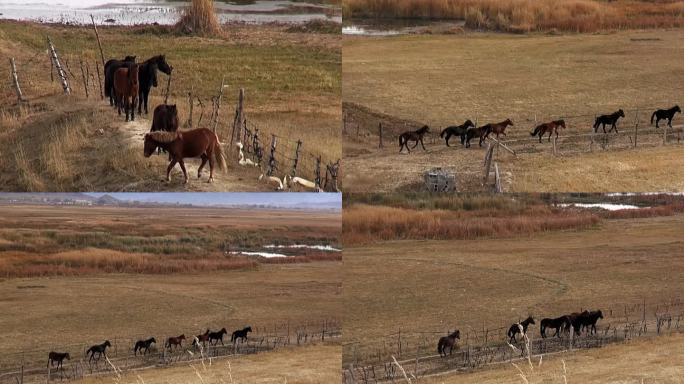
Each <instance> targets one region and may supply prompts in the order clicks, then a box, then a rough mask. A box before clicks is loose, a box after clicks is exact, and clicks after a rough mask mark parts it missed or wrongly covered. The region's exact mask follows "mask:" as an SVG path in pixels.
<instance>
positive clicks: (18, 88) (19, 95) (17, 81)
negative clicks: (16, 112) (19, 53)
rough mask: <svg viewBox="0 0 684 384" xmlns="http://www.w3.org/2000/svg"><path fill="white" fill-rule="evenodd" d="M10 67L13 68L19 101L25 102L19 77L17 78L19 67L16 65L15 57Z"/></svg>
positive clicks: (11, 60) (13, 78)
mask: <svg viewBox="0 0 684 384" xmlns="http://www.w3.org/2000/svg"><path fill="white" fill-rule="evenodd" d="M9 60H10V67H11V68H12V81H13V82H14V89H15V90H16V91H17V99H19V101H25V100H24V94H23V93H22V92H21V87H20V86H19V77H18V76H17V66H16V65H15V63H14V57H10V59H9Z"/></svg>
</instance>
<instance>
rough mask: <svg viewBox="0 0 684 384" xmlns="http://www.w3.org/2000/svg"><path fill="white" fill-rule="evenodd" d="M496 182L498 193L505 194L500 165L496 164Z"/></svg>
mask: <svg viewBox="0 0 684 384" xmlns="http://www.w3.org/2000/svg"><path fill="white" fill-rule="evenodd" d="M494 177H495V179H494V181H495V184H494V185H495V188H496V193H503V187H502V186H501V176H500V175H499V164H498V163H494Z"/></svg>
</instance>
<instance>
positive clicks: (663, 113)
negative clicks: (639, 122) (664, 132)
mask: <svg viewBox="0 0 684 384" xmlns="http://www.w3.org/2000/svg"><path fill="white" fill-rule="evenodd" d="M678 112H679V113H682V110H681V109H680V108H679V105H675V106H674V107H672V108H670V109H659V110H657V111H655V112H653V114H652V115H651V125H653V120H654V119H655V124H656V128H660V127H659V126H658V123H659V122H660V120H665V119H667V125H669V126H670V128H672V119H674V117H675V115H676V114H677V113H678Z"/></svg>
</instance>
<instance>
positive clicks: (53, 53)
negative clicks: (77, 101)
mask: <svg viewBox="0 0 684 384" xmlns="http://www.w3.org/2000/svg"><path fill="white" fill-rule="evenodd" d="M47 42H48V48H49V50H50V55H51V56H50V57H51V58H52V64H53V65H54V66H55V68H57V74H58V75H59V78H60V81H61V82H62V89H64V94H65V95H70V94H71V88H70V87H69V82H68V81H67V78H66V73H64V69H63V68H62V64H60V63H59V58H58V57H57V52H56V51H55V46H54V45H52V40H50V36H48V37H47Z"/></svg>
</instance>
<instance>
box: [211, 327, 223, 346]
mask: <svg viewBox="0 0 684 384" xmlns="http://www.w3.org/2000/svg"><path fill="white" fill-rule="evenodd" d="M226 333H228V331H226V329H225V328H221V330H220V331H218V332H209V345H212V344H211V343H212V342H214V344H213V345H217V344H218V343H219V341H220V342H221V345H223V335H225V334H226Z"/></svg>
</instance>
